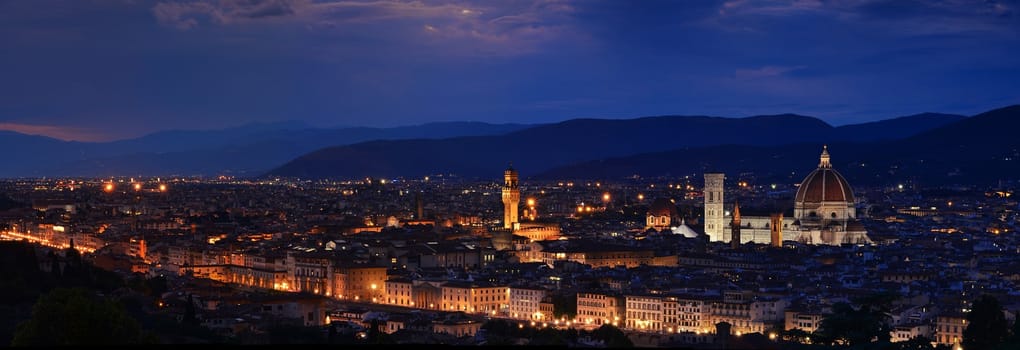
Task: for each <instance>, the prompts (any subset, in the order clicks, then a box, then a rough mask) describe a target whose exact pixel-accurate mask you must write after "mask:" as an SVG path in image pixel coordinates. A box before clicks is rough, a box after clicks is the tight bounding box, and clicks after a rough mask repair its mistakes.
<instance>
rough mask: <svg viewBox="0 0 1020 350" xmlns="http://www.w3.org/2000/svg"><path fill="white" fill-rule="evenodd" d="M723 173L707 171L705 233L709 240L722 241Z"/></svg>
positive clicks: (723, 223) (724, 176)
mask: <svg viewBox="0 0 1020 350" xmlns="http://www.w3.org/2000/svg"><path fill="white" fill-rule="evenodd" d="M725 178H726V175H724V174H722V173H705V191H704V193H705V234H706V235H708V240H709V241H722V240H723V229H724V227H723V226H724V225H725V222H724V221H723V214H724V211H723V181H724V179H725Z"/></svg>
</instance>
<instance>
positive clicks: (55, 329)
mask: <svg viewBox="0 0 1020 350" xmlns="http://www.w3.org/2000/svg"><path fill="white" fill-rule="evenodd" d="M141 341H142V331H141V327H140V326H139V325H138V321H136V320H135V319H134V318H131V316H129V315H128V314H127V313H126V312H124V308H123V307H121V306H120V305H119V304H117V303H115V302H112V301H109V300H103V299H100V298H97V297H95V296H94V295H92V294H91V292H89V291H88V290H86V289H82V288H56V289H54V290H52V291H50V292H49V293H47V294H46V295H43V296H42V297H40V298H39V301H38V302H36V304H35V306H34V307H33V308H32V318H30V319H29V320H27V321H25V322H22V323H21V324H19V325H18V328H17V330H16V331H15V333H14V339H13V340H12V341H11V345H13V346H66V345H115V344H139V343H141Z"/></svg>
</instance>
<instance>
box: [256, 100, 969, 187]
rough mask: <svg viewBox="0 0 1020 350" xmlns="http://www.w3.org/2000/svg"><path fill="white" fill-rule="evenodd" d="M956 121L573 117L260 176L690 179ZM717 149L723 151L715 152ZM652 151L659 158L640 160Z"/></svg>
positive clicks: (345, 152) (328, 151)
mask: <svg viewBox="0 0 1020 350" xmlns="http://www.w3.org/2000/svg"><path fill="white" fill-rule="evenodd" d="M966 119H967V118H966V117H964V116H959V115H949V114H937V113H924V114H918V115H912V116H906V117H899V118H892V119H887V120H882V121H878V122H871V123H864V124H855V125H845V126H839V127H835V126H832V125H829V124H827V123H825V122H824V121H822V120H820V119H817V118H814V117H808V116H802V115H795V114H781V115H765V116H752V117H745V118H724V117H709V116H656V117H644V118H635V119H573V120H568V121H564V122H560V123H554V124H545V125H538V126H534V127H531V128H526V129H521V130H518V131H514V132H510V133H506V134H502V135H489V136H469V137H457V138H448V139H432V140H392V141H370V142H363V143H358V144H351V145H345V146H338V147H328V148H324V149H321V150H318V151H315V152H311V153H309V154H307V155H304V156H301V157H298V158H296V159H294V160H293V161H291V162H288V163H286V164H284V165H282V166H280V167H279V168H276V169H274V170H272V171H270V172H268V173H267V176H282V177H297V178H362V177H399V176H404V177H420V176H424V175H431V174H444V173H454V174H458V175H461V176H463V177H481V178H491V177H493V176H494V175H493V174H497V175H498V174H500V173H501V172H502V170H503V169H504V168H506V166H507V164H508V163H511V162H512V164H513V166H514V167H515V168H517V169H519V170H520V171H521V174H522V176H525V177H528V176H530V177H539V176H541V177H601V178H609V177H622V176H629V175H632V174H634V172H633V171H632V169H633V170H638V168H640V169H639V170H642V172H641V173H642V174H641V175H644V174H648V175H653V174H668V173H673V174H677V173H678V171H679V173H688V174H691V173H695V172H697V171H700V167H692V166H690V165H693V164H694V163H687V162H686V161H685V160H684V159H683V158H692V157H693V158H692V159H695V158H697V157H702V158H704V160H705V162H716V163H726V162H730V161H731V158H732V157H733V155H734V154H739V153H740V152H742V151H741V150H742V149H745V148H746V149H771V148H773V147H780V148H782V146H784V145H797V144H821V143H861V144H872V143H883V142H891V141H893V140H897V139H902V138H907V137H913V136H916V135H921V134H924V133H925V132H929V131H931V130H934V129H938V128H940V127H945V126H948V125H952V124H954V123H958V122H961V121H964V120H966ZM702 148H704V152H701V153H699V154H698V155H692V154H691V152H692V150H695V149H699V150H700V149H702ZM726 149H729V150H730V151H729V152H723V151H722V150H726ZM809 149H810V152H811V153H815V155H814V156H811V157H809V158H807V161H810V159H811V158H815V157H817V152H819V151H820V146H818V147H810V148H809ZM656 152H660V154H659V155H652V156H649V155H648V154H655V153H656ZM662 152H665V153H662ZM699 152H700V151H699ZM730 152H732V153H730ZM795 154H796V152H794V153H791V154H790V155H789V156H791V157H792V156H794V155H795ZM631 157H634V159H635V160H633V162H635V164H634V165H637V164H640V165H641V166H640V167H631V168H620V169H612V168H611V167H609V164H610V163H603V162H605V160H606V159H613V161H614V162H616V163H620V164H623V163H626V162H631V160H630V159H631ZM675 157H682V158H675ZM616 163H612V164H616ZM766 165H767V164H766ZM776 165H779V164H776ZM720 166H721V165H720ZM653 169H655V170H653ZM610 175H612V176H610Z"/></svg>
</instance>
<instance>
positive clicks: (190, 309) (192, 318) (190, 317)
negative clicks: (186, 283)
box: [183, 294, 198, 325]
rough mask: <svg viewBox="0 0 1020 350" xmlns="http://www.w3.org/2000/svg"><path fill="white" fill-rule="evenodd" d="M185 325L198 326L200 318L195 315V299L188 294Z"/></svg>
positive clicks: (185, 306)
mask: <svg viewBox="0 0 1020 350" xmlns="http://www.w3.org/2000/svg"><path fill="white" fill-rule="evenodd" d="M183 321H184V323H186V324H189V325H197V324H198V316H197V315H196V314H195V298H194V297H192V296H191V294H188V301H187V304H185V305H184V319H183Z"/></svg>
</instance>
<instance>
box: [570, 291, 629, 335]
mask: <svg viewBox="0 0 1020 350" xmlns="http://www.w3.org/2000/svg"><path fill="white" fill-rule="evenodd" d="M624 301H625V300H624V298H623V297H621V296H619V295H615V294H605V293H594V292H592V293H577V318H576V319H575V321H576V322H577V323H578V324H581V325H587V326H589V327H593V328H598V327H599V326H601V325H604V324H611V325H613V326H616V327H619V326H620V324H623V323H625V322H626V320H625V319H624V317H625V315H624Z"/></svg>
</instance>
